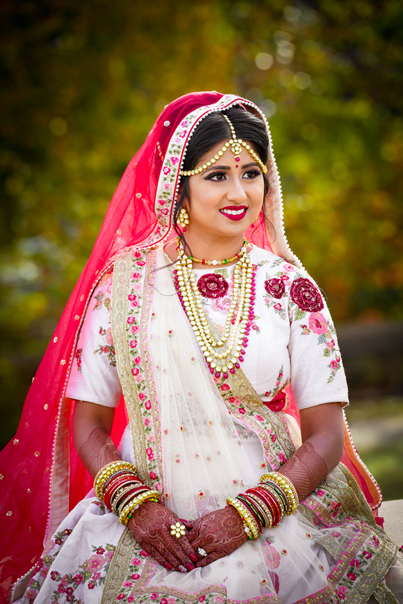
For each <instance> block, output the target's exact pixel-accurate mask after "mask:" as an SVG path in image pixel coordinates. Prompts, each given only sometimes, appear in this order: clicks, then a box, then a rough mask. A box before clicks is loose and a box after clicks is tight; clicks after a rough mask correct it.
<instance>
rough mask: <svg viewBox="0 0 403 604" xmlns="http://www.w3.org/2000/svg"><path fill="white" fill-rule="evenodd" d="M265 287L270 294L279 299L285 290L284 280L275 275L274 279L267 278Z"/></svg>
mask: <svg viewBox="0 0 403 604" xmlns="http://www.w3.org/2000/svg"><path fill="white" fill-rule="evenodd" d="M264 288H265V290H266V291H267V293H268V294H270V295H271V296H273V298H276V299H277V300H279V299H280V298H282V297H283V295H284V292H285V285H284V280H282V279H277V277H274V278H273V279H266V281H265V282H264Z"/></svg>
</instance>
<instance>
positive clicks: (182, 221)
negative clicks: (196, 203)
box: [177, 208, 189, 230]
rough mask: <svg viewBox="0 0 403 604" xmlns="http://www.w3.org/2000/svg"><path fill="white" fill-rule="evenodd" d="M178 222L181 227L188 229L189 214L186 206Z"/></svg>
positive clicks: (180, 213)
mask: <svg viewBox="0 0 403 604" xmlns="http://www.w3.org/2000/svg"><path fill="white" fill-rule="evenodd" d="M177 223H178V224H179V226H180V227H182V229H184V230H186V227H187V226H188V224H189V214H188V213H187V212H186V210H185V208H181V211H180V212H179V216H178V220H177Z"/></svg>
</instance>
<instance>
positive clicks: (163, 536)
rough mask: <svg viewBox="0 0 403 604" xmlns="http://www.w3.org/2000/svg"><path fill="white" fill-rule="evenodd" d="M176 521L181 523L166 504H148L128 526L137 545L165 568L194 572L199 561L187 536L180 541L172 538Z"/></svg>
mask: <svg viewBox="0 0 403 604" xmlns="http://www.w3.org/2000/svg"><path fill="white" fill-rule="evenodd" d="M176 522H180V523H181V524H182V522H181V520H180V519H179V518H178V516H177V515H176V514H174V513H173V512H172V511H171V510H169V509H168V508H166V507H165V506H164V505H162V504H160V503H156V502H155V501H146V502H145V503H143V504H142V505H141V506H140V507H139V508H138V509H137V510H135V511H134V512H133V515H132V517H131V518H130V520H129V523H128V527H129V529H130V530H131V532H132V535H133V537H134V538H135V539H136V541H137V543H138V544H139V545H140V546H141V547H142V548H143V549H144V550H145V551H146V552H147V553H148V554H150V556H152V557H153V558H154V559H155V560H156V561H157V562H159V563H160V564H161V565H162V566H165V568H166V569H168V570H179V571H181V572H187V571H191V570H193V569H194V568H195V566H194V564H193V562H197V560H198V558H197V555H196V553H195V551H194V549H193V547H192V546H191V544H190V543H189V541H188V539H187V535H183V536H182V537H180V538H179V539H177V538H176V537H173V536H172V535H171V525H172V524H176Z"/></svg>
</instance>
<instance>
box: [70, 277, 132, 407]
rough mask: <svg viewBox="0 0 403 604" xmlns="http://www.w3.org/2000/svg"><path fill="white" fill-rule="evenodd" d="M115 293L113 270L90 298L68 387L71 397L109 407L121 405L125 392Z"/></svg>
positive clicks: (102, 280) (103, 278)
mask: <svg viewBox="0 0 403 604" xmlns="http://www.w3.org/2000/svg"><path fill="white" fill-rule="evenodd" d="M111 293H112V274H111V273H109V274H106V275H104V276H103V277H102V278H101V280H100V282H99V284H98V286H97V287H96V289H95V291H94V292H93V294H92V296H91V298H90V301H89V304H88V307H87V311H86V314H85V317H84V321H83V324H82V327H81V330H80V334H79V338H78V342H77V347H76V350H75V353H74V359H73V365H72V370H71V374H70V379H69V382H68V385H67V390H66V396H67V397H68V398H72V399H75V400H82V401H88V402H90V403H96V404H98V405H103V406H105V407H117V405H118V404H119V400H120V397H121V395H122V389H121V386H120V381H119V376H118V372H117V369H116V357H115V347H114V344H113V340H112V329H111V313H110V305H111Z"/></svg>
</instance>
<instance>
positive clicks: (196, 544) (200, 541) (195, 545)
mask: <svg viewBox="0 0 403 604" xmlns="http://www.w3.org/2000/svg"><path fill="white" fill-rule="evenodd" d="M191 543H192V547H193V549H194V550H195V552H197V550H198V548H199V547H203V548H204V545H203V535H199V534H197V536H196V537H195V538H194V539H193V540H192V541H191ZM204 549H205V548H204Z"/></svg>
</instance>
